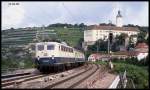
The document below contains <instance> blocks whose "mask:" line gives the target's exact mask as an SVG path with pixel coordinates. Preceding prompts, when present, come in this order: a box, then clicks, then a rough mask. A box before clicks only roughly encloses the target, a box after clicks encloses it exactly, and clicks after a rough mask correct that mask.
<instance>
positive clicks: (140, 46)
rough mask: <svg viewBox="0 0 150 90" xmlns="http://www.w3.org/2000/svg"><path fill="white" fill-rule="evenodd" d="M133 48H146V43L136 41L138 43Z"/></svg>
mask: <svg viewBox="0 0 150 90" xmlns="http://www.w3.org/2000/svg"><path fill="white" fill-rule="evenodd" d="M135 48H136V49H138V48H148V45H147V44H146V43H138V45H137V46H136V47H135Z"/></svg>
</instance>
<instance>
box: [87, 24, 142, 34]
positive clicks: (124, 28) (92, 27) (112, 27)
mask: <svg viewBox="0 0 150 90" xmlns="http://www.w3.org/2000/svg"><path fill="white" fill-rule="evenodd" d="M89 29H91V30H93V29H94V30H119V31H137V32H139V29H138V28H137V27H116V26H100V25H99V26H98V25H92V26H89V27H88V30H89Z"/></svg>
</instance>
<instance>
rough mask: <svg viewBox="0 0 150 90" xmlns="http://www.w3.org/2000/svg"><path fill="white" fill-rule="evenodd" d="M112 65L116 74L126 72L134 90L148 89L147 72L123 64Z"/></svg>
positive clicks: (134, 66) (140, 68)
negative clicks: (133, 84) (135, 89)
mask: <svg viewBox="0 0 150 90" xmlns="http://www.w3.org/2000/svg"><path fill="white" fill-rule="evenodd" d="M113 63H114V62H113ZM114 65H115V68H114V71H116V72H117V73H118V74H119V73H123V72H124V71H125V70H126V71H127V77H128V78H131V79H133V81H134V83H135V87H136V88H149V85H148V83H149V82H148V71H147V70H145V69H144V68H142V67H138V66H136V65H130V64H125V63H114Z"/></svg>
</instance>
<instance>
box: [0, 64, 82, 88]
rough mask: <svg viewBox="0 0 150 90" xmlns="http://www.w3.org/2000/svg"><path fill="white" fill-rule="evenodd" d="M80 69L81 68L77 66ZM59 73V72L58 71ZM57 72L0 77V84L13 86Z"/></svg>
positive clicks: (6, 86) (3, 86) (7, 86)
mask: <svg viewBox="0 0 150 90" xmlns="http://www.w3.org/2000/svg"><path fill="white" fill-rule="evenodd" d="M79 68H80V69H81V68H83V66H82V67H79ZM59 73H60V72H59ZM56 74H58V73H51V74H46V75H44V74H38V75H33V74H29V75H23V74H22V75H23V76H17V77H13V78H12V77H11V78H4V79H2V82H1V85H2V88H14V85H20V84H22V83H24V82H27V81H34V80H35V79H39V78H44V77H47V76H52V75H56Z"/></svg>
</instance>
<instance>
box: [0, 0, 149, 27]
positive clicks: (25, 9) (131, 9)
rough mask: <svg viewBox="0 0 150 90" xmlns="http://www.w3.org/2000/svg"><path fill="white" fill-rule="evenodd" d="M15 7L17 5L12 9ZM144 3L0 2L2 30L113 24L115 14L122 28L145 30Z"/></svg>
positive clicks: (145, 6)
mask: <svg viewBox="0 0 150 90" xmlns="http://www.w3.org/2000/svg"><path fill="white" fill-rule="evenodd" d="M14 3H17V5H12V4H14ZM148 7H149V5H148V2H142V1H140V2H98V1H97V2H96V1H95V2H77V1H76V2H75V1H74V2H73V1H72V2H62V1H61V2H58V1H57V2H54V1H53V2H52V1H51V2H48V1H47V2H2V15H1V18H2V29H9V28H11V27H13V28H24V27H33V26H35V27H39V26H42V25H45V26H47V25H49V24H54V23H70V24H76V23H77V24H80V23H84V24H86V25H93V24H97V25H98V24H100V23H109V20H111V21H112V23H113V24H116V15H117V12H118V10H120V11H121V15H122V16H123V25H127V24H134V25H139V26H148V23H149V17H148Z"/></svg>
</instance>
